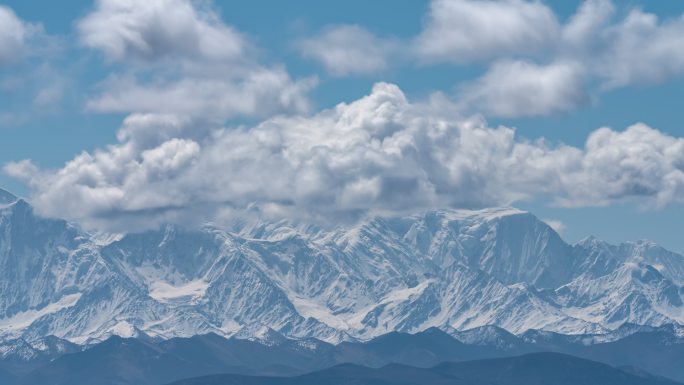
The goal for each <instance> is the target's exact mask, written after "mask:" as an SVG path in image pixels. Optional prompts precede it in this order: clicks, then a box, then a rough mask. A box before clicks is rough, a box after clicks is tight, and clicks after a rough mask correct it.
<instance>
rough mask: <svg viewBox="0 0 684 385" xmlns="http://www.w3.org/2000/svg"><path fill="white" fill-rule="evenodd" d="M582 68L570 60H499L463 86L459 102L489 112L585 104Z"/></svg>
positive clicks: (532, 112)
mask: <svg viewBox="0 0 684 385" xmlns="http://www.w3.org/2000/svg"><path fill="white" fill-rule="evenodd" d="M585 76H586V74H585V72H584V68H583V67H582V66H581V65H580V64H578V63H573V62H556V63H551V64H549V65H537V64H534V63H530V62H526V61H501V62H498V63H496V64H494V65H493V66H492V67H491V68H490V69H489V71H487V73H486V74H484V75H483V76H482V77H481V78H479V79H477V80H475V81H473V82H472V83H470V84H468V85H467V86H465V87H463V88H462V91H461V95H460V103H462V104H463V105H464V107H465V108H467V109H469V110H475V111H478V112H482V113H485V114H487V115H490V116H500V117H508V118H516V117H521V116H538V115H549V114H553V113H558V112H565V111H570V110H573V109H575V108H577V107H580V106H583V105H586V104H588V103H589V101H590V97H589V95H588V93H587V91H586V89H585V81H586V80H585Z"/></svg>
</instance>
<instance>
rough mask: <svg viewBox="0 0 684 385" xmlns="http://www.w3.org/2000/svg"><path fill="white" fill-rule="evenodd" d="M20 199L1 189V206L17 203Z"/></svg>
mask: <svg viewBox="0 0 684 385" xmlns="http://www.w3.org/2000/svg"><path fill="white" fill-rule="evenodd" d="M17 199H18V198H17V197H16V196H14V195H13V194H12V193H10V192H9V191H7V190H3V189H1V188H0V205H8V204H11V203H14V202H16V200H17Z"/></svg>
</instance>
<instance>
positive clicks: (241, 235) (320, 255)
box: [0, 190, 684, 345]
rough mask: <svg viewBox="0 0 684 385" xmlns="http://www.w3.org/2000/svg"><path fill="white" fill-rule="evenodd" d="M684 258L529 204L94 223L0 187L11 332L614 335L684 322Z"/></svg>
mask: <svg viewBox="0 0 684 385" xmlns="http://www.w3.org/2000/svg"><path fill="white" fill-rule="evenodd" d="M683 285H684V257H683V256H682V255H679V254H677V253H674V252H671V251H668V250H666V249H664V248H662V247H660V246H658V245H656V244H654V243H651V242H647V241H638V242H627V243H623V244H620V245H611V244H609V243H607V242H604V241H601V240H598V239H596V238H593V237H589V238H586V239H584V240H582V241H580V242H578V243H576V244H568V243H566V242H564V241H563V240H562V239H561V237H560V236H559V235H558V234H557V233H556V232H555V231H554V230H553V229H552V228H550V227H549V226H548V225H547V224H546V223H544V222H543V221H541V220H539V219H538V218H537V217H535V216H534V215H533V214H531V213H528V212H524V211H521V210H517V209H515V208H489V209H483V210H457V209H445V210H429V211H424V212H420V213H416V214H414V215H403V216H373V217H369V218H366V219H365V220H362V221H360V222H358V223H355V224H353V225H341V226H339V227H336V228H333V229H328V228H321V227H318V226H315V225H311V224H307V223H301V222H297V221H286V220H282V221H260V220H251V221H236V222H235V223H234V224H233V225H231V226H223V227H221V226H216V225H212V224H206V225H204V226H201V227H199V228H183V227H180V226H170V225H169V226H165V227H163V228H160V229H159V230H155V231H148V232H144V233H130V234H103V233H93V232H88V231H85V230H83V229H81V228H80V227H79V226H78V224H74V223H70V222H68V221H64V220H59V219H48V218H42V217H40V216H39V215H37V214H36V213H35V212H34V210H33V208H32V207H31V205H30V204H29V203H28V202H27V201H26V200H24V199H18V198H16V197H14V196H13V195H12V194H10V193H7V192H5V191H4V190H0V341H14V340H22V341H28V342H29V343H32V344H33V345H40V344H44V342H39V341H43V340H44V339H45V338H46V337H48V336H54V337H57V338H59V339H63V340H65V341H68V342H69V343H73V344H79V345H83V344H92V343H97V342H100V341H103V340H105V339H107V338H109V337H111V336H113V335H118V336H122V337H136V336H148V337H152V338H161V339H169V338H173V337H190V336H194V335H198V334H207V333H216V334H218V335H221V336H224V337H231V336H237V337H240V338H248V339H256V340H264V341H266V340H268V339H269V338H275V337H273V336H285V337H287V338H309V337H313V338H317V339H320V340H322V341H326V342H330V343H339V342H342V341H356V340H361V341H365V340H369V339H372V338H374V337H378V336H381V335H384V334H387V333H390V332H407V333H417V332H420V331H425V330H428V329H430V328H435V327H436V328H439V329H442V330H443V331H446V332H448V333H450V334H452V335H456V334H457V333H463V332H464V331H467V330H472V329H476V328H482V327H485V326H495V327H498V328H501V329H503V330H506V331H508V332H510V333H512V334H515V335H524V334H525V333H526V332H529V331H531V330H535V331H546V332H553V333H562V334H570V335H611V333H614V332H615V331H616V330H619V329H620V328H621V327H622V326H624V325H631V324H634V325H643V326H649V327H660V326H663V325H670V324H674V325H682V324H684V286H683Z"/></svg>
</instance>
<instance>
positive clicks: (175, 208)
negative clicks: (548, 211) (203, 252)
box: [5, 83, 684, 230]
mask: <svg viewBox="0 0 684 385" xmlns="http://www.w3.org/2000/svg"><path fill="white" fill-rule="evenodd" d="M5 172H6V173H8V174H10V175H13V176H15V177H17V178H21V179H23V180H24V181H26V182H27V184H28V185H29V186H30V187H31V189H32V191H33V194H32V200H33V203H34V204H35V205H36V207H37V210H38V211H39V212H40V213H42V214H44V215H48V216H56V217H67V218H69V219H76V220H79V221H81V222H83V223H85V224H86V225H88V226H93V227H100V228H102V227H105V228H109V229H112V228H113V229H118V230H122V229H140V228H149V227H154V226H157V225H159V224H160V223H163V222H169V221H171V222H174V221H175V222H180V223H193V222H198V221H203V220H212V219H216V217H217V216H218V215H219V214H220V213H221V212H222V210H225V209H242V208H245V207H250V206H252V205H255V204H256V205H257V206H259V207H262V208H268V209H269V210H270V211H271V212H277V213H280V214H281V215H288V216H294V215H301V216H307V217H310V218H318V219H321V220H329V221H337V220H340V219H341V218H353V217H356V216H358V215H363V214H364V213H368V212H406V211H414V210H419V209H426V208H434V207H481V206H489V205H507V204H513V203H515V202H517V201H520V200H526V199H536V198H543V199H550V200H551V201H553V202H554V203H555V204H557V205H562V206H592V205H605V204H610V203H614V202H625V201H630V202H631V201H633V202H635V203H639V204H645V205H654V206H663V205H667V204H669V203H672V202H682V201H684V139H682V138H676V137H672V136H669V135H666V134H664V133H662V132H660V131H658V130H655V129H653V128H650V127H648V126H646V125H643V124H637V125H634V126H631V127H629V128H627V129H626V130H624V131H614V130H611V129H609V128H601V129H598V130H596V131H595V132H593V133H592V134H591V135H590V137H589V138H588V140H587V142H586V145H585V146H583V147H573V146H568V145H562V144H559V145H550V144H548V143H546V142H545V141H543V140H538V141H534V142H530V141H525V140H521V139H518V138H516V135H515V131H514V130H513V129H511V128H507V127H497V128H493V127H489V126H488V125H487V124H486V122H485V121H484V120H482V119H481V118H458V117H454V116H453V114H452V112H451V111H449V110H445V109H443V108H442V106H441V105H440V104H438V103H431V102H426V103H423V102H411V101H409V100H408V99H407V98H406V97H405V95H404V94H403V93H402V92H401V90H400V89H399V88H398V87H397V86H395V85H392V84H386V83H378V84H376V85H375V86H374V87H373V91H372V92H371V93H370V94H369V95H367V96H365V97H363V98H361V99H359V100H356V101H354V102H352V103H349V104H344V103H343V104H340V105H338V106H337V107H335V108H333V109H329V110H324V111H321V112H319V113H317V114H315V115H313V116H289V117H288V116H279V117H274V118H270V119H267V120H265V121H263V122H262V123H260V124H258V125H256V126H253V127H237V128H224V127H219V126H213V125H211V124H208V123H203V122H201V121H197V120H195V119H193V118H191V117H178V116H174V115H157V114H148V115H139V114H136V115H132V116H130V117H129V118H128V119H126V121H125V123H124V126H123V127H122V129H121V131H120V133H119V135H118V143H116V144H113V145H111V146H108V147H106V148H103V149H100V150H97V151H95V152H93V153H88V152H84V153H82V154H80V155H78V156H77V157H76V158H74V159H73V160H71V161H69V162H68V163H67V164H66V165H65V166H64V167H62V168H60V169H57V170H43V169H39V168H38V167H36V166H35V165H34V164H33V163H31V162H30V161H23V162H17V163H10V164H8V165H6V166H5Z"/></svg>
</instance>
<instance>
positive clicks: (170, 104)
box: [78, 0, 316, 121]
mask: <svg viewBox="0 0 684 385" xmlns="http://www.w3.org/2000/svg"><path fill="white" fill-rule="evenodd" d="M78 31H79V34H80V39H81V41H82V43H83V44H84V45H85V46H87V47H90V48H93V49H96V50H98V51H100V52H102V53H103V54H104V55H105V57H106V58H108V59H109V61H110V62H111V64H112V65H114V66H115V67H114V68H115V71H114V72H113V73H112V74H111V75H110V76H109V77H108V78H107V79H106V80H105V81H103V82H102V84H101V85H100V87H99V90H100V92H99V93H98V94H97V95H95V96H94V97H92V98H91V99H90V100H89V101H88V103H87V107H88V108H89V109H90V110H93V111H97V112H121V113H160V114H165V113H169V112H174V113H180V114H185V115H191V116H193V117H203V118H207V119H209V118H211V119H215V120H218V121H221V120H225V119H230V118H234V117H238V116H260V117H263V116H268V115H272V114H277V113H287V112H303V111H306V110H307V109H308V108H309V100H308V97H307V94H308V91H309V90H310V89H311V88H312V87H314V86H315V85H316V79H315V78H306V79H292V78H291V77H290V75H289V74H288V73H287V71H286V70H285V69H284V68H283V67H282V66H279V65H268V64H265V63H262V62H261V61H260V60H259V58H258V55H257V54H256V51H257V49H256V48H255V47H254V46H253V45H252V44H251V43H250V42H249V40H248V39H247V38H246V37H245V36H243V35H242V34H241V33H240V32H238V31H237V30H235V29H234V28H233V27H231V26H229V25H227V24H225V23H223V21H222V20H221V18H220V16H219V15H218V13H217V12H216V11H215V10H214V9H213V8H212V7H211V4H210V3H209V2H194V1H190V0H150V1H134V0H98V1H97V2H96V5H95V9H94V10H93V11H92V12H91V13H89V14H87V15H86V16H85V17H84V18H83V19H81V20H80V21H79V22H78Z"/></svg>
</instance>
